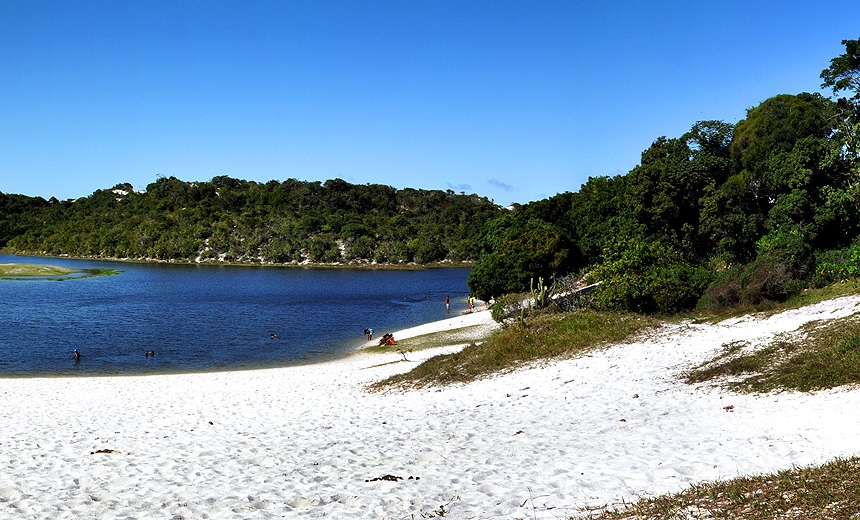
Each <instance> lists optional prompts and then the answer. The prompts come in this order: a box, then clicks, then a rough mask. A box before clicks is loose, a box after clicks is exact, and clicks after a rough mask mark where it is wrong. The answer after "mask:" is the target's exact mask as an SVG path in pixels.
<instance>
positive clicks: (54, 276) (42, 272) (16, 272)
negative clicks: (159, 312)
mask: <svg viewBox="0 0 860 520" xmlns="http://www.w3.org/2000/svg"><path fill="white" fill-rule="evenodd" d="M120 272H121V271H118V270H116V269H100V268H95V269H71V268H69V267H59V266H56V265H47V264H0V279H28V278H44V279H49V280H72V279H75V280H78V279H81V278H92V277H94V276H109V275H113V274H119V273H120ZM78 275H80V276H78Z"/></svg>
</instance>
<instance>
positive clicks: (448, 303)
mask: <svg viewBox="0 0 860 520" xmlns="http://www.w3.org/2000/svg"><path fill="white" fill-rule="evenodd" d="M445 312H447V313H450V312H451V298H449V297H447V296H445Z"/></svg>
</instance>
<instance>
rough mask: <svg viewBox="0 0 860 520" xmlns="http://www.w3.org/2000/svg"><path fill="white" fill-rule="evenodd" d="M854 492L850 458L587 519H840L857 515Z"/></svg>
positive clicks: (857, 464)
mask: <svg viewBox="0 0 860 520" xmlns="http://www.w3.org/2000/svg"><path fill="white" fill-rule="evenodd" d="M858 493H860V459H858V458H857V457H851V458H848V459H836V460H834V461H832V462H829V463H827V464H824V465H822V466H814V467H807V468H794V469H790V470H786V471H780V472H779V473H776V474H771V475H758V476H754V477H739V478H736V479H732V480H728V481H723V482H714V483H708V484H697V485H693V486H691V487H690V488H689V489H688V490H686V491H684V492H682V493H677V494H669V495H663V496H659V497H655V498H650V499H645V500H641V501H639V502H636V503H633V504H627V505H625V506H623V507H622V508H620V509H619V510H618V511H610V512H605V513H603V514H601V515H600V516H597V517H595V516H593V515H589V516H588V518H599V519H601V520H624V519H630V520H633V519H636V520H667V519H675V518H677V519H687V518H710V519H714V520H717V519H726V520H729V519H736V518H744V519H746V520H772V519H774V518H794V519H798V520H813V519H814V520H843V519H846V518H857V516H858V515H860V502H858V500H857V496H858Z"/></svg>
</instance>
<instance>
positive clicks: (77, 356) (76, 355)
mask: <svg viewBox="0 0 860 520" xmlns="http://www.w3.org/2000/svg"><path fill="white" fill-rule="evenodd" d="M72 359H74V360H75V361H80V360H81V353H80V352H78V349H75V351H74V352H72Z"/></svg>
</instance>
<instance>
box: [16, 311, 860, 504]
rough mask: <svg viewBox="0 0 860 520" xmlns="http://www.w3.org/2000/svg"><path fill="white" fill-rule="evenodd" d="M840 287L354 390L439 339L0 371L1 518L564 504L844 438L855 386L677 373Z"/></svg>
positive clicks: (688, 478)
mask: <svg viewBox="0 0 860 520" xmlns="http://www.w3.org/2000/svg"><path fill="white" fill-rule="evenodd" d="M858 302H860V298H857V297H848V298H840V299H837V300H832V301H828V302H823V303H821V304H817V305H814V306H811V307H807V308H804V309H800V310H795V311H788V312H785V313H782V314H779V315H776V316H773V317H771V318H768V319H757V318H750V317H747V318H742V319H735V320H731V321H727V322H723V323H720V324H717V325H707V324H702V325H699V324H690V323H683V324H673V325H667V326H664V327H663V328H662V329H661V330H659V331H658V332H656V333H654V334H652V335H651V336H650V337H648V338H647V339H643V340H641V341H638V342H636V343H631V344H625V345H618V346H615V347H613V348H611V349H607V350H604V351H600V352H596V353H592V354H590V355H587V356H584V357H581V358H577V359H571V360H564V361H558V362H553V363H550V364H548V365H546V366H536V367H532V368H528V369H523V370H519V371H517V372H515V373H513V374H508V375H505V376H500V377H495V378H492V379H487V380H483V381H478V382H476V383H472V384H469V385H465V386H457V387H450V388H442V389H429V390H422V391H413V392H408V393H398V392H388V393H368V392H366V391H365V390H364V388H365V385H366V384H367V383H368V382H371V381H375V380H378V379H381V378H383V377H386V376H388V375H391V374H393V373H396V372H400V371H405V370H408V369H409V368H411V367H413V366H414V365H415V364H416V363H417V362H420V361H421V360H423V359H426V358H427V357H429V356H431V355H434V354H436V353H438V352H439V351H440V350H438V349H437V350H433V351H421V352H415V353H413V354H411V355H410V356H409V357H410V362H400V363H388V362H391V361H396V360H397V359H400V358H401V356H399V355H397V354H391V355H387V354H385V355H383V354H356V355H353V356H351V357H349V358H348V359H344V360H340V361H335V362H329V363H323V364H317V365H310V366H303V367H294V368H283V369H273V370H259V371H245V372H224V373H210V374H188V375H169V376H148V377H105V378H78V379H75V378H40V379H0V399H2V407H0V424H2V425H3V426H2V428H3V430H2V436H0V517H2V518H49V517H50V518H75V519H79V518H142V519H143V518H153V519H155V518H158V519H164V518H187V519H191V518H195V519H196V518H230V519H232V518H237V519H238V518H255V519H256V518H260V519H268V518H284V517H286V518H303V517H307V518H318V517H328V518H373V519H380V518H391V519H411V518H413V517H414V518H422V517H424V518H427V517H431V515H436V516H441V514H442V513H444V514H445V515H446V517H447V518H463V519H465V518H530V519H533V518H565V517H566V516H568V515H573V514H576V513H578V512H579V511H581V508H582V507H585V506H596V505H603V504H612V503H617V502H618V501H620V500H631V499H634V498H635V497H637V496H639V495H648V494H658V493H663V492H666V491H678V490H681V489H683V488H685V487H686V486H688V485H689V484H691V483H694V482H701V481H705V480H713V479H718V478H731V477H735V476H737V475H745V474H753V473H761V472H771V471H774V470H778V469H784V468H790V467H792V466H794V465H807V464H813V463H818V462H823V461H825V460H828V459H831V458H833V457H835V456H839V455H849V454H855V453H857V452H858V451H860V422H858V421H857V417H860V391H857V390H845V389H842V390H835V391H824V392H817V393H813V394H799V393H780V394H770V395H766V396H751V395H738V394H733V393H729V392H727V391H724V390H721V389H719V388H715V387H713V386H710V385H699V386H688V385H685V384H683V383H682V382H680V381H679V379H678V375H679V373H680V372H681V371H682V370H684V369H685V368H687V367H689V366H690V365H692V364H695V363H697V362H700V361H701V360H704V359H706V358H707V357H709V355H711V354H713V353H714V352H715V351H716V350H718V349H719V348H720V346H721V345H723V344H725V343H727V342H730V341H737V340H747V341H752V342H767V341H769V340H770V339H771V338H772V337H773V336H774V335H775V334H778V333H780V332H785V331H790V330H794V329H796V328H797V327H799V326H801V325H802V324H803V323H805V322H808V321H810V320H815V319H834V318H839V317H843V316H846V315H849V314H852V313H854V312H856V311H857V310H858V307H857V306H858ZM481 314H483V315H485V316H484V317H483V318H481V319H488V318H489V317H488V316H486V315H487V314H488V313H481ZM476 316H479V315H476ZM472 319H477V318H472ZM444 326H445V325H443V324H437V327H444ZM429 330H432V326H429V327H428V331H429ZM413 332H414V331H413ZM422 333H423V332H422ZM407 335H408V334H401V335H399V336H398V334H395V336H396V337H406V336H407ZM386 363H388V364H386ZM729 405H731V406H733V408H732V409H731V410H732V411H731V412H729V411H726V408H725V407H726V406H729ZM422 515H423V516H422Z"/></svg>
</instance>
